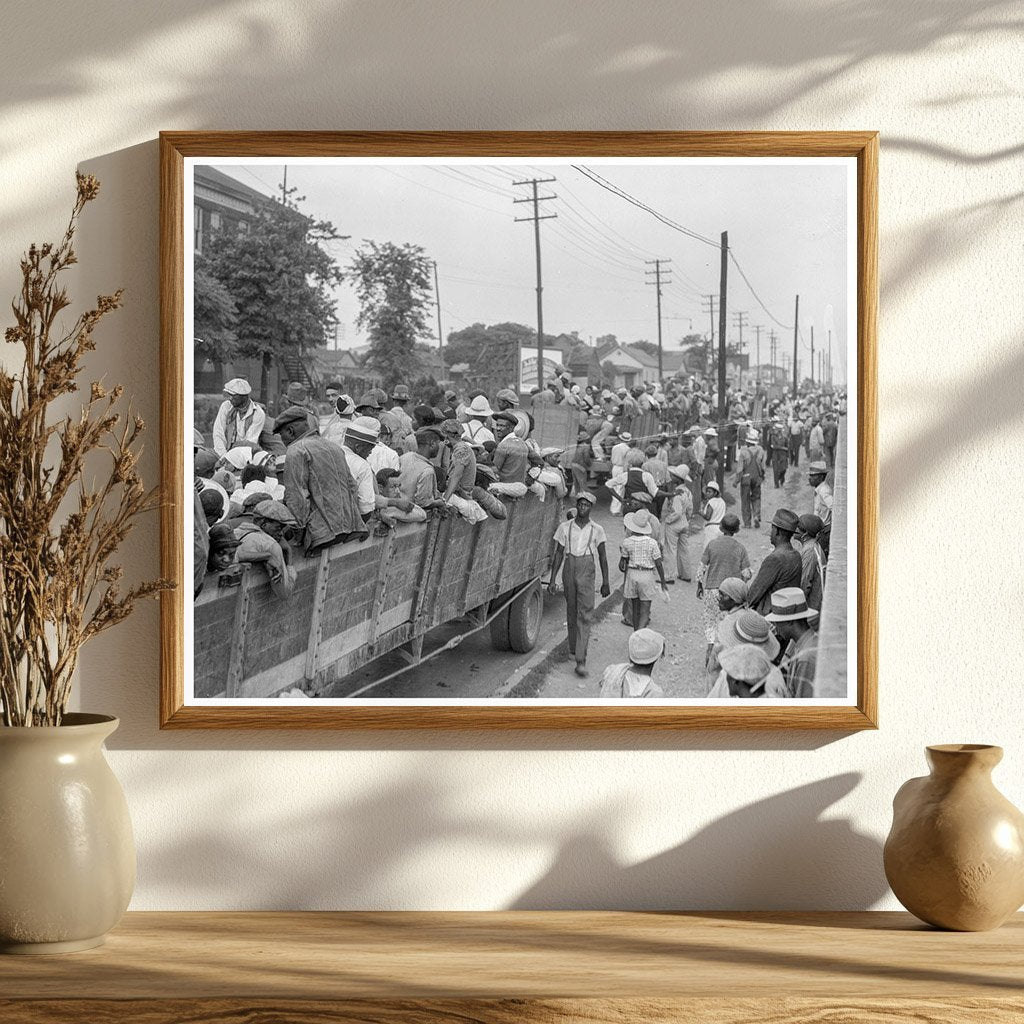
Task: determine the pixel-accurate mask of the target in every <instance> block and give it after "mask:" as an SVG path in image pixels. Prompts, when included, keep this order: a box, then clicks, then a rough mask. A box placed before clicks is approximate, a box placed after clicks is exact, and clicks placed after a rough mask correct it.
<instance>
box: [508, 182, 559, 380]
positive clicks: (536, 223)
mask: <svg viewBox="0 0 1024 1024" xmlns="http://www.w3.org/2000/svg"><path fill="white" fill-rule="evenodd" d="M555 180H556V179H555V178H530V179H527V180H525V181H513V182H512V184H513V185H515V186H517V187H518V186H521V185H529V186H530V187H531V189H532V192H533V194H532V195H529V196H525V197H520V198H519V199H513V200H512V202H513V203H533V216H532V217H516V222H517V223H523V222H526V223H529V222H532V223H533V237H534V241H535V243H536V254H537V387H539V388H543V387H544V302H543V291H544V286H543V283H542V279H541V265H540V222H541V221H542V220H554V219H555V218H556V217H557V216H558V214H557V213H546V214H543V215H542V214H541V212H540V204H541V203H543V202H547V201H548V200H549V199H556V198H557V194H552V195H550V196H542V195H540V194H539V193H538V192H537V186H538V185H544V184H547V183H548V182H551V181H555ZM522 365H523V364H522V355H521V348H520V345H519V342H518V340H517V341H516V365H515V375H516V376H515V381H516V387H517V388H518V387H519V386H520V383H521V378H522Z"/></svg>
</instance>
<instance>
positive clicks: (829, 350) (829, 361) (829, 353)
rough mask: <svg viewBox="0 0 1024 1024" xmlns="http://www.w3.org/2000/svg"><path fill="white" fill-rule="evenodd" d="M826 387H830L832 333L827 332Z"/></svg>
mask: <svg viewBox="0 0 1024 1024" xmlns="http://www.w3.org/2000/svg"><path fill="white" fill-rule="evenodd" d="M828 386H829V387H832V332H831V331H829V332H828Z"/></svg>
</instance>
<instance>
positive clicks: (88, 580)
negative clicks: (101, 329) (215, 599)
mask: <svg viewBox="0 0 1024 1024" xmlns="http://www.w3.org/2000/svg"><path fill="white" fill-rule="evenodd" d="M77 178H78V194H77V198H76V200H75V206H74V209H73V211H72V214H71V219H70V221H69V222H68V226H67V229H66V231H65V232H64V237H63V238H62V239H61V241H60V242H59V243H58V244H56V245H54V244H52V243H46V244H44V245H41V246H36V245H33V246H31V247H30V248H29V250H28V252H27V253H26V254H25V256H24V258H23V259H22V261H21V273H22V283H21V289H20V291H19V293H18V295H17V296H16V297H15V299H14V301H13V302H12V304H11V309H12V311H13V313H14V324H13V325H12V326H10V327H8V328H7V329H6V330H5V332H4V338H5V339H6V341H7V343H8V344H12V345H20V346H21V347H22V348H23V350H24V359H23V364H22V370H21V373H20V374H18V375H12V374H9V373H6V372H4V371H3V370H0V710H2V717H3V724H4V725H6V726H12V725H59V724H60V720H61V717H62V715H63V714H64V712H65V711H66V710H67V706H68V701H69V699H70V697H71V683H72V680H73V677H74V671H75V666H76V665H77V663H78V654H79V651H80V650H81V648H82V645H83V644H85V643H86V642H87V641H88V640H90V639H92V638H93V637H94V636H96V635H97V634H99V633H101V632H102V631H103V630H105V629H108V628H109V627H110V626H114V625H116V624H117V623H119V622H122V621H123V620H124V619H125V618H127V617H128V615H130V614H131V612H132V610H133V609H134V607H135V604H136V603H137V602H138V601H140V600H142V599H144V598H147V597H152V596H153V595H155V594H157V593H159V592H160V591H161V590H166V589H168V588H169V587H171V586H172V584H171V583H169V582H168V581H167V580H162V579H158V580H152V581H149V582H147V583H141V584H138V585H136V586H133V587H129V588H128V589H127V590H125V591H124V592H122V591H121V588H120V582H121V580H122V578H123V576H124V572H123V570H122V568H121V567H120V566H119V565H114V564H111V563H110V560H111V559H112V558H113V556H114V555H115V553H116V552H117V550H118V548H119V547H120V546H121V544H122V543H123V541H124V540H125V538H126V537H127V536H128V534H129V532H130V531H131V529H132V526H133V525H134V523H135V520H136V519H137V518H138V517H139V516H141V515H143V514H144V513H146V512H149V511H151V510H152V509H154V508H156V507H157V505H158V504H159V493H158V491H157V490H149V491H147V490H146V488H145V486H144V485H143V483H142V479H141V478H140V476H139V473H138V462H139V456H140V455H141V452H142V448H141V445H138V444H137V441H138V438H139V436H140V434H141V433H142V432H143V430H144V429H145V424H144V423H143V421H142V419H141V417H139V416H138V415H136V414H134V413H133V412H132V410H131V409H130V408H129V409H128V410H127V412H126V414H125V415H124V416H123V417H122V415H121V414H120V413H119V412H118V411H117V410H116V409H115V406H116V405H117V403H118V401H119V400H120V399H121V397H122V395H123V394H124V388H123V387H122V386H121V385H117V386H116V387H114V388H111V389H110V390H109V391H108V390H107V388H106V387H105V386H104V384H103V383H102V381H92V382H91V384H90V385H89V399H88V402H87V404H85V405H84V406H83V407H82V411H81V414H80V415H79V416H78V417H77V418H76V417H73V416H67V417H65V418H64V419H63V420H60V421H59V422H56V423H50V422H49V420H48V413H49V410H50V406H51V405H52V403H53V402H55V401H56V400H57V399H59V398H60V397H62V396H63V395H68V394H72V393H74V392H76V391H78V390H79V384H78V377H79V375H80V373H81V371H82V360H83V358H84V357H85V355H86V354H87V353H88V352H91V351H93V350H94V349H95V347H96V343H95V341H94V340H93V333H94V331H95V328H96V326H97V324H99V322H100V321H101V320H102V319H103V318H104V317H105V316H107V315H108V314H109V313H112V312H113V311H114V310H116V309H118V308H119V307H120V305H121V296H122V293H121V291H120V290H118V291H116V292H115V293H114V294H113V295H100V296H97V298H96V305H95V307H94V308H92V309H89V310H86V312H84V313H82V314H81V315H80V316H79V317H78V318H77V320H76V321H75V323H74V325H73V326H72V327H71V329H70V330H68V331H66V332H64V333H62V332H61V330H60V329H59V328H58V326H57V320H58V317H59V316H60V314H61V312H62V311H63V310H65V309H67V307H68V306H69V305H70V303H71V300H70V298H69V297H68V294H67V291H66V289H65V288H64V287H63V286H61V285H60V284H59V275H60V273H61V272H62V271H64V270H66V269H67V268H68V267H70V266H72V265H73V264H75V263H77V257H76V256H75V252H74V249H73V247H72V243H73V241H74V237H75V230H76V228H77V224H78V217H79V215H80V214H81V212H82V210H83V209H84V207H85V204H86V203H88V202H90V201H91V200H93V199H95V198H96V196H97V195H99V188H100V185H99V182H98V181H97V180H96V179H95V178H94V177H93V176H92V175H87V174H78V175H77ZM54 438H56V441H55V442H54V443H55V444H59V448H60V457H59V460H56V461H55V462H54V463H53V464H51V461H52V460H50V459H48V456H47V449H48V447H49V445H50V442H51V440H52V439H54ZM94 452H100V453H103V452H105V453H107V454H108V455H109V457H110V460H111V465H110V472H109V476H108V478H107V479H106V481H105V482H104V483H103V484H102V485H101V486H98V487H97V486H96V485H93V486H92V487H89V486H86V484H85V482H84V480H83V468H84V463H85V460H86V459H87V458H88V457H89V456H90V455H91V454H92V453H94ZM76 486H77V489H78V493H77V502H76V500H75V497H74V496H72V494H71V492H72V488H74V487H76ZM68 504H70V506H71V509H70V511H67V505H68ZM62 510H63V511H62Z"/></svg>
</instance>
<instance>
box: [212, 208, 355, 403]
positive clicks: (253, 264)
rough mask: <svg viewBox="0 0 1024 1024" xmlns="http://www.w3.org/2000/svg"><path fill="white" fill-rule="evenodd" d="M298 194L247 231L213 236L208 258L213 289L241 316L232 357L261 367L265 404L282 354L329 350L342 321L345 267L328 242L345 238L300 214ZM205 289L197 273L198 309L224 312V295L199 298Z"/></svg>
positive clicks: (261, 213) (260, 215) (263, 211)
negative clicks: (338, 302)
mask: <svg viewBox="0 0 1024 1024" xmlns="http://www.w3.org/2000/svg"><path fill="white" fill-rule="evenodd" d="M294 191H295V190H294V189H292V190H290V191H288V192H287V193H286V196H285V200H284V202H278V201H277V200H271V199H268V200H267V201H266V203H264V204H263V205H262V206H260V207H258V208H257V210H256V213H255V215H254V217H253V218H252V220H251V221H250V224H249V229H248V230H247V231H246V232H244V233H242V232H233V231H220V232H217V233H216V234H214V235H213V237H212V238H211V239H210V242H209V246H208V248H207V252H206V259H204V260H203V269H204V271H205V274H204V280H205V281H206V285H208V283H209V281H210V280H215V281H217V282H219V283H220V285H221V286H222V287H223V289H224V291H225V292H226V293H227V295H228V296H229V297H230V300H231V302H233V303H234V307H235V310H236V312H237V320H236V322H235V324H234V325H233V328H232V329H233V331H234V333H235V335H236V337H237V344H236V345H235V346H234V347H233V351H232V354H235V352H237V353H238V354H240V355H243V356H249V357H253V358H258V359H260V361H261V363H262V374H261V379H260V399H261V401H263V402H266V401H267V398H268V395H267V390H268V376H269V372H270V368H271V366H272V365H273V362H274V359H275V357H283V356H287V355H296V356H300V355H302V354H304V353H305V352H308V351H309V350H310V349H314V348H318V347H321V346H323V345H326V344H327V341H328V339H329V338H330V337H331V335H332V334H333V331H334V325H335V324H336V323H337V317H336V316H335V313H334V299H333V296H332V295H331V290H332V289H333V288H334V287H335V286H337V285H338V284H340V282H341V269H340V268H339V267H338V265H337V263H336V262H335V261H334V258H333V257H332V256H331V255H330V253H328V252H327V250H326V249H325V248H324V246H323V243H324V242H327V241H329V240H331V239H336V238H339V237H340V236H339V234H338V232H337V231H336V230H335V227H334V225H333V224H331V223H330V222H329V221H318V220H315V219H314V218H312V217H307V216H306V215H305V214H303V213H301V212H300V210H299V207H298V204H299V203H300V202H301V201H302V198H303V197H301V196H300V197H294V196H293V192H294ZM199 284H200V281H199V279H198V275H197V286H196V302H197V304H199V305H201V306H202V307H203V308H204V309H209V310H219V311H220V314H221V315H222V314H223V312H224V304H223V301H222V300H223V296H220V295H218V294H215V292H214V291H213V290H210V288H209V287H208V286H204V290H203V292H202V293H200V291H199ZM219 322H220V323H221V325H222V326H223V325H224V321H223V319H221V320H220V321H219ZM197 333H199V332H198V330H197ZM200 337H203V335H201V334H200ZM204 340H206V341H208V340H209V339H206V338H204Z"/></svg>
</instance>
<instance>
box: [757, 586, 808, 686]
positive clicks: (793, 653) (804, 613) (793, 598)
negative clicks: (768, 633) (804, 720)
mask: <svg viewBox="0 0 1024 1024" xmlns="http://www.w3.org/2000/svg"><path fill="white" fill-rule="evenodd" d="M765 618H766V619H767V620H768V621H769V622H770V623H772V625H773V626H774V627H775V632H776V634H778V637H779V639H780V640H782V641H789V642H790V646H789V649H788V650H787V652H786V657H785V659H784V660H783V663H782V669H783V672H784V673H785V676H786V684H787V687H788V689H789V692H790V695H791V696H793V697H813V696H814V673H815V670H816V669H817V667H818V631H817V630H816V629H815V628H814V624H815V623H816V622H817V620H818V613H817V612H816V611H815V610H814V609H813V608H811V607H809V606H808V604H807V598H805V597H804V592H803V591H802V590H801V589H800V588H799V587H785V588H783V589H782V590H776V591H775V593H773V594H772V610H771V611H770V612H769V613H768V614H767V615H766V616H765Z"/></svg>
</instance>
